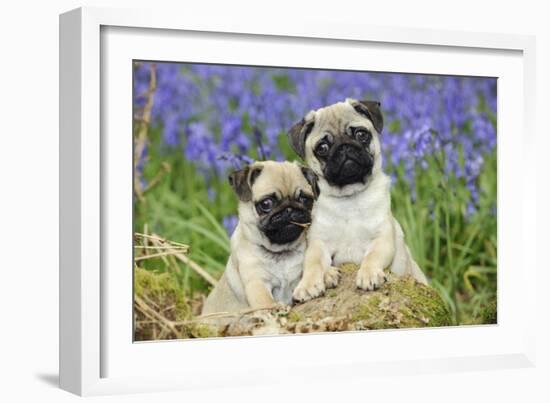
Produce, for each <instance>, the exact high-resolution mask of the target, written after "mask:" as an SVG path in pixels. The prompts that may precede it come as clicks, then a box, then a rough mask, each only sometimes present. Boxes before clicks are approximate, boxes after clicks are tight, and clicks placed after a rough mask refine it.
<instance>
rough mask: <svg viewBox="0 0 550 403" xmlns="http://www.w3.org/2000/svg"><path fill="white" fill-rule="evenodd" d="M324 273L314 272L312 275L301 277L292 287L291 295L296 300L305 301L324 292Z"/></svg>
mask: <svg viewBox="0 0 550 403" xmlns="http://www.w3.org/2000/svg"><path fill="white" fill-rule="evenodd" d="M325 289H326V286H325V279H324V273H323V272H320V273H316V274H315V275H314V276H308V277H304V278H302V280H300V283H298V285H297V286H296V288H295V289H294V292H293V293H292V297H293V298H294V300H295V301H297V302H305V301H309V300H310V299H313V298H317V297H319V296H320V295H322V294H323V293H324V292H325Z"/></svg>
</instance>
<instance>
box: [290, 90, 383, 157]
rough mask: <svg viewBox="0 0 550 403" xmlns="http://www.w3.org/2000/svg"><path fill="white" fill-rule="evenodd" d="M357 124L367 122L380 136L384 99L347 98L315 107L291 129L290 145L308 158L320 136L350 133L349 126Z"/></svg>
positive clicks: (371, 129) (368, 127) (369, 128)
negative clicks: (382, 100) (360, 99)
mask: <svg viewBox="0 0 550 403" xmlns="http://www.w3.org/2000/svg"><path fill="white" fill-rule="evenodd" d="M354 125H357V126H359V125H363V126H365V128H366V129H368V130H369V131H370V132H371V133H373V134H376V135H377V137H378V136H379V135H380V133H381V132H382V128H383V126H384V120H383V117H382V112H381V111H380V103H379V102H377V101H357V100H355V99H351V98H347V99H346V100H345V101H344V102H338V103H335V104H333V105H329V106H326V107H323V108H319V109H317V110H312V111H310V112H309V113H308V114H306V116H305V117H304V118H303V119H302V120H300V121H299V122H298V123H296V124H295V125H294V126H292V128H291V129H290V131H289V140H290V145H291V146H292V148H293V149H294V151H295V152H296V153H297V154H298V155H299V156H300V157H301V158H303V159H304V160H306V161H307V160H308V158H307V155H306V154H308V151H311V150H312V148H313V145H314V144H315V143H316V142H317V141H318V140H319V139H320V137H322V136H324V135H326V134H330V135H333V136H334V135H336V136H338V135H342V134H346V133H349V131H348V129H349V127H350V126H354Z"/></svg>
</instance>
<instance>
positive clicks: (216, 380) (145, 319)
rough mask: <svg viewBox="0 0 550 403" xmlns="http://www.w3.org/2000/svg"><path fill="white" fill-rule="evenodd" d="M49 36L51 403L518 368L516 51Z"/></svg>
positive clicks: (167, 18)
mask: <svg viewBox="0 0 550 403" xmlns="http://www.w3.org/2000/svg"><path fill="white" fill-rule="evenodd" d="M60 21H61V22H60V23H61V33H60V35H61V38H60V44H61V58H60V66H61V70H60V81H61V88H60V95H61V104H60V109H61V121H60V123H61V141H60V155H61V157H60V158H61V159H60V182H61V191H60V200H61V210H60V211H61V222H60V233H61V239H60V242H61V265H60V293H61V294H60V322H61V323H60V350H61V357H60V382H61V386H62V387H63V388H65V389H67V390H70V391H72V392H74V393H78V394H86V395H88V394H105V393H123V392H137V391H155V390H166V389H184V388H201V387H213V386H223V385H227V384H228V382H231V383H232V384H233V385H234V384H235V383H237V384H241V385H246V384H256V383H258V382H259V383H261V382H269V379H270V376H271V375H272V374H274V373H277V374H278V377H281V376H282V377H285V376H287V377H288V380H290V377H291V375H290V373H289V375H284V374H282V375H281V371H280V370H281V369H282V368H285V369H296V370H304V371H303V373H304V377H306V378H310V379H322V378H323V377H325V376H327V375H326V373H327V372H329V371H330V372H331V373H332V375H331V376H336V377H339V378H344V377H346V374H350V373H355V374H364V375H365V376H367V375H369V374H371V373H374V371H376V373H380V372H381V371H382V372H384V371H386V372H387V373H396V371H399V372H400V373H405V374H406V373H413V372H415V371H418V370H419V368H422V370H423V371H434V372H435V371H441V370H451V371H452V370H455V369H458V368H460V369H462V370H464V369H472V370H474V369H481V368H503V367H520V366H529V365H531V363H532V360H533V359H534V346H533V341H532V340H533V337H534V335H533V334H532V329H533V328H532V324H531V323H532V322H531V318H530V316H529V315H530V314H529V312H533V310H532V309H530V308H531V307H532V305H533V304H534V302H533V301H534V290H533V289H532V287H533V286H532V285H530V284H528V283H524V284H525V287H524V288H522V289H521V290H518V289H517V288H514V283H515V282H517V281H518V278H524V277H527V276H529V275H532V272H533V271H534V268H535V267H536V265H535V263H534V261H533V260H534V253H532V252H533V251H532V249H533V248H534V245H532V244H530V243H529V242H526V241H524V239H526V238H525V237H524V234H526V233H529V232H530V231H532V230H533V227H534V225H535V220H534V216H533V213H532V211H531V210H530V208H529V206H531V205H532V203H533V194H532V192H533V190H532V189H534V187H533V186H528V184H526V183H525V177H528V176H529V175H525V174H524V175H522V176H520V174H519V173H518V172H517V170H516V169H514V164H513V162H514V161H517V160H518V159H521V160H523V161H524V167H525V170H527V171H529V170H530V169H533V165H532V164H531V163H530V162H529V158H528V156H529V155H530V149H531V147H532V142H530V138H531V137H530V136H531V131H530V125H531V124H532V122H533V112H532V108H531V107H530V104H531V102H532V99H531V95H532V91H533V88H534V75H533V69H534V66H533V57H534V54H533V52H534V44H533V40H532V38H530V37H523V36H510V35H498V34H474V33H461V32H446V31H438V32H437V33H434V32H430V31H422V30H411V29H405V28H396V29H391V30H390V29H385V28H374V27H365V26H360V25H353V24H346V25H340V24H336V23H335V24H332V25H330V26H328V25H326V24H320V23H319V22H316V21H315V20H308V21H306V22H304V21H303V20H302V21H300V22H299V23H298V22H296V23H292V22H289V24H288V25H286V26H285V27H284V28H282V27H280V26H278V25H276V24H271V23H268V24H265V23H264V22H262V23H261V24H260V23H258V22H253V21H240V22H239V23H238V24H237V23H236V22H229V21H221V20H220V21H217V20H213V19H206V18H205V19H201V18H190V17H184V18H181V15H180V16H178V18H177V19H176V18H175V17H174V16H173V15H172V14H170V13H164V12H149V11H147V12H144V11H136V10H134V11H128V10H125V11H117V10H106V9H79V10H74V11H71V12H69V13H66V14H63V15H62V16H61V20H60ZM233 24H235V25H233ZM524 173H525V171H524ZM518 183H522V184H524V185H523V188H522V190H523V191H522V192H517V184H518ZM411 346H414V348H412V347H411ZM335 350H337V351H338V354H326V353H323V351H335ZM266 362H269V363H270V364H269V366H267V365H266V364H265V363H266ZM229 363H231V364H229ZM235 363H236V364H235ZM305 369H307V371H305ZM282 372H288V371H282ZM229 374H230V376H229Z"/></svg>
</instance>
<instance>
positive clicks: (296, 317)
mask: <svg viewBox="0 0 550 403" xmlns="http://www.w3.org/2000/svg"><path fill="white" fill-rule="evenodd" d="M300 320H302V316H301V315H300V314H299V313H298V312H296V311H290V312H289V313H288V321H289V322H293V323H295V322H299V321H300Z"/></svg>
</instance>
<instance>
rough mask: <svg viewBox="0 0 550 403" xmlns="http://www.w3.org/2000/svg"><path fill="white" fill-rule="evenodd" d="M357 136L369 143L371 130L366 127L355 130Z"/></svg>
mask: <svg viewBox="0 0 550 403" xmlns="http://www.w3.org/2000/svg"><path fill="white" fill-rule="evenodd" d="M355 138H356V139H357V141H360V142H361V143H368V142H369V141H370V139H371V134H370V132H369V131H367V130H364V129H357V130H356V131H355Z"/></svg>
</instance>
